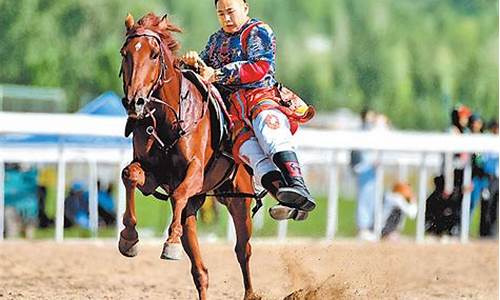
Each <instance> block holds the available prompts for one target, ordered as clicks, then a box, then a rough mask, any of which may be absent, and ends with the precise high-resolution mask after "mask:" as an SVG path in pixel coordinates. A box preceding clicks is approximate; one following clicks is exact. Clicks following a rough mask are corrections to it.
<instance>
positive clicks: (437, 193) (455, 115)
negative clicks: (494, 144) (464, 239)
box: [425, 105, 472, 235]
mask: <svg viewBox="0 0 500 300" xmlns="http://www.w3.org/2000/svg"><path fill="white" fill-rule="evenodd" d="M471 114H472V112H471V110H470V109H469V108H468V107H467V106H465V105H458V106H457V107H456V108H454V109H453V111H452V112H451V126H450V129H449V132H450V133H453V134H465V133H469V132H470V130H469V127H468V124H469V118H470V116H471ZM469 157H470V155H469V154H467V153H457V154H454V155H453V160H452V161H451V167H452V168H451V170H450V172H447V168H446V163H444V164H443V173H442V175H440V176H438V177H435V178H434V185H435V190H434V191H433V192H432V193H431V195H430V196H429V197H428V198H427V201H426V210H425V228H426V231H427V232H428V233H433V234H436V235H443V234H449V235H458V234H459V233H460V212H461V204H462V198H463V190H462V189H463V187H462V185H463V176H464V167H465V164H466V163H468V161H469ZM445 161H446V158H445V159H444V160H443V162H445ZM447 181H449V182H450V184H449V185H448V184H447ZM448 186H451V190H447V187H448Z"/></svg>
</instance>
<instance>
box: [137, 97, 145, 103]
mask: <svg viewBox="0 0 500 300" xmlns="http://www.w3.org/2000/svg"><path fill="white" fill-rule="evenodd" d="M135 104H136V105H144V98H142V97H141V98H139V99H137V101H136V102H135Z"/></svg>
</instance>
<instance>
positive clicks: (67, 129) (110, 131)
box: [0, 112, 500, 242]
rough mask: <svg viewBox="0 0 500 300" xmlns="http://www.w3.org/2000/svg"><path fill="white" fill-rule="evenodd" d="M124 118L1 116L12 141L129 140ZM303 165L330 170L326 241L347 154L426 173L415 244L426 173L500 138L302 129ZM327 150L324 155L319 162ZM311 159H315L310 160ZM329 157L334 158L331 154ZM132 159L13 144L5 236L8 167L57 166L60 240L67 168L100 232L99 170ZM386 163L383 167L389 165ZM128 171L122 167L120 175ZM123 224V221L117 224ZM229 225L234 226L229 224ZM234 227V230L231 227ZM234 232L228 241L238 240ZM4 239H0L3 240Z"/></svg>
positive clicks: (0, 215) (421, 203)
mask: <svg viewBox="0 0 500 300" xmlns="http://www.w3.org/2000/svg"><path fill="white" fill-rule="evenodd" d="M124 126H125V119H124V118H117V117H102V116H88V115H72V114H71V115H70V114H33V113H5V112H4V113H0V136H1V135H5V134H31V133H36V134H62V135H94V136H109V137H120V136H123V131H124ZM295 142H296V144H297V146H298V148H299V151H300V152H301V153H302V155H303V156H304V158H305V159H304V162H305V163H306V164H307V163H314V162H320V163H322V164H328V165H329V173H330V174H329V192H328V214H327V218H328V220H327V228H326V238H327V239H333V238H335V234H336V231H337V224H338V214H337V208H338V194H339V190H338V186H339V181H338V180H339V179H338V168H339V164H341V163H345V157H346V153H347V152H346V151H350V150H353V149H358V150H372V151H376V152H377V153H378V155H380V156H381V157H382V156H387V153H389V154H392V155H390V156H391V157H392V158H396V160H397V161H398V162H397V163H398V164H403V165H418V166H419V170H420V171H419V190H418V216H417V235H416V240H417V241H422V240H423V239H424V222H425V219H424V218H425V200H426V197H427V190H426V188H427V185H426V182H427V177H428V175H427V168H428V166H429V164H431V165H435V164H436V162H437V161H438V160H436V157H437V155H438V154H440V153H445V154H447V156H448V157H450V156H451V155H452V153H456V152H469V153H472V152H498V151H499V149H500V139H499V137H498V136H493V135H486V134H485V135H478V136H471V135H468V136H453V135H449V134H443V133H419V132H394V131H373V132H360V131H325V130H314V129H301V130H300V131H299V132H298V133H297V134H296V136H295ZM315 151H320V153H322V154H321V156H319V157H318V156H317V155H316V156H315V155H314V153H315ZM308 153H309V154H308ZM325 153H328V154H327V155H324V154H325ZM131 158H132V153H131V149H124V148H123V147H118V146H117V147H114V146H110V147H108V148H106V149H103V148H93V147H92V145H86V146H85V147H77V146H75V145H52V146H47V145H36V144H35V145H30V147H29V148H27V147H26V146H21V145H17V146H16V145H10V146H8V147H2V148H0V232H3V225H4V197H3V196H4V192H3V189H4V187H3V182H4V181H3V175H4V163H5V162H53V163H57V164H58V176H57V178H58V179H57V211H56V233H55V239H56V240H57V241H62V240H63V239H64V224H63V223H64V197H65V186H66V183H65V172H66V164H67V163H68V162H74V161H79V162H82V161H84V162H86V163H87V164H88V167H89V174H90V175H89V177H90V178H89V187H90V193H89V212H90V220H91V230H92V232H93V233H94V234H96V233H97V186H96V185H95V182H97V164H99V163H108V164H109V163H113V164H116V165H119V166H120V167H123V166H124V165H125V164H126V163H127V162H128V161H130V160H131ZM384 161H387V160H382V162H384ZM120 169H121V168H120ZM470 170H471V166H470V164H469V165H468V166H467V167H466V172H464V173H465V180H464V185H470V182H471V171H470ZM383 177H384V164H380V165H379V166H378V168H377V189H376V190H377V192H376V209H375V226H374V227H375V232H376V233H377V234H378V236H380V233H381V230H382V194H383V191H382V189H383ZM119 178H120V176H119V174H117V180H118V186H119V187H120V189H119V197H118V198H119V200H118V205H117V206H118V208H117V216H121V215H122V214H123V211H124V207H125V193H124V188H123V185H122V184H121V180H120V179H119ZM469 207H470V192H466V194H465V195H464V198H463V201H462V224H464V225H463V226H462V232H461V241H462V242H466V241H467V240H468V236H469V228H468V224H469ZM118 220H120V218H118ZM120 223H121V222H117V233H118V232H119V230H121V226H122V225H121V224H120ZM230 224H232V223H231V222H230ZM286 225H287V222H280V224H279V232H278V236H279V238H280V239H284V238H285V237H286ZM229 228H231V227H230V226H229ZM232 234H233V233H232V231H231V230H229V232H228V238H232ZM2 239H3V235H0V240H2Z"/></svg>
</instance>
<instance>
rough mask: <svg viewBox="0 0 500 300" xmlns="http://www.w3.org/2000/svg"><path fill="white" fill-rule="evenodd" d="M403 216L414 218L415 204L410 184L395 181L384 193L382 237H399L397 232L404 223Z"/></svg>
mask: <svg viewBox="0 0 500 300" xmlns="http://www.w3.org/2000/svg"><path fill="white" fill-rule="evenodd" d="M405 216H408V217H409V218H411V219H415V217H416V216H417V204H416V203H415V197H414V196H413V191H412V189H411V187H410V185H409V184H408V183H404V182H397V183H396V184H394V186H393V188H392V191H391V192H388V193H386V194H385V195H384V210H383V222H384V226H383V229H382V238H388V239H391V240H396V239H399V233H400V232H401V230H402V229H403V226H404V223H405Z"/></svg>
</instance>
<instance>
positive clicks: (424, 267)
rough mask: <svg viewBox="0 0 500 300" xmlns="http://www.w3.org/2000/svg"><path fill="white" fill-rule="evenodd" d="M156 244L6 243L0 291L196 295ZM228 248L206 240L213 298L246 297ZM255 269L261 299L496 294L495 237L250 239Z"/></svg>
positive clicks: (179, 266)
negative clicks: (460, 240) (463, 240)
mask: <svg viewBox="0 0 500 300" xmlns="http://www.w3.org/2000/svg"><path fill="white" fill-rule="evenodd" d="M161 247H162V245H161V241H155V242H148V243H142V244H141V252H140V253H139V255H138V256H137V257H135V258H132V259H130V258H125V257H122V256H121V255H120V254H119V252H118V250H117V249H116V247H115V244H114V243H112V242H93V243H88V242H85V243H82V242H67V243H63V244H55V243H53V242H22V241H19V242H3V243H0V299H32V298H35V299H196V291H195V288H194V285H193V283H192V280H191V275H190V272H189V270H190V264H189V261H188V259H187V258H185V259H183V260H181V261H165V260H161V259H159V255H160V252H161ZM232 248H233V247H232V246H231V245H229V244H206V243H203V244H202V251H203V254H204V259H205V262H206V265H207V267H208V269H209V272H210V288H209V299H242V298H243V284H242V281H241V275H240V271H239V266H238V264H237V262H236V258H235V256H234V254H233V250H232ZM252 274H253V283H254V288H255V290H256V291H257V292H258V293H259V295H261V296H262V297H263V299H287V300H290V299H291V300H298V299H498V242H474V243H470V244H467V245H460V244H456V243H455V244H447V245H442V244H425V245H415V244H413V243H399V244H395V243H379V244H363V243H357V242H349V241H340V242H334V243H328V244H325V243H318V242H315V243H306V242H295V243H287V244H281V245H278V244H272V243H269V242H255V243H254V247H253V256H252Z"/></svg>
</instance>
